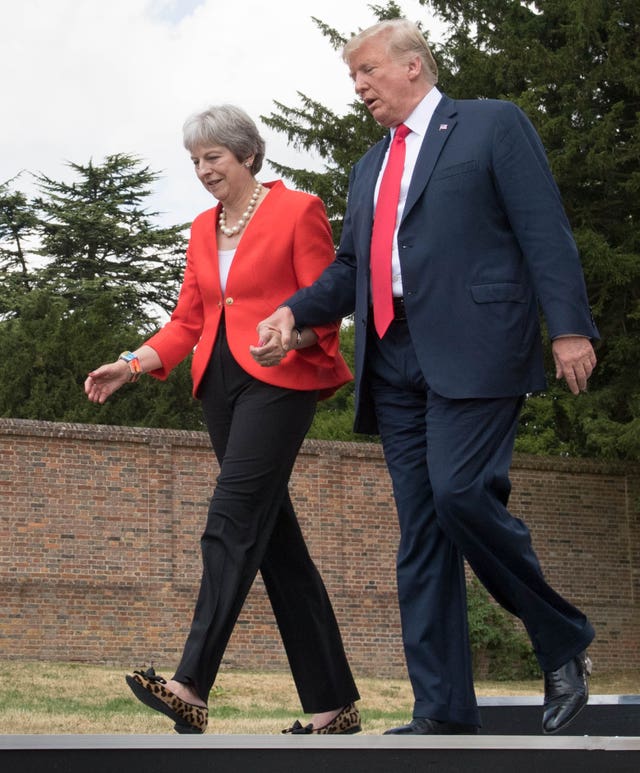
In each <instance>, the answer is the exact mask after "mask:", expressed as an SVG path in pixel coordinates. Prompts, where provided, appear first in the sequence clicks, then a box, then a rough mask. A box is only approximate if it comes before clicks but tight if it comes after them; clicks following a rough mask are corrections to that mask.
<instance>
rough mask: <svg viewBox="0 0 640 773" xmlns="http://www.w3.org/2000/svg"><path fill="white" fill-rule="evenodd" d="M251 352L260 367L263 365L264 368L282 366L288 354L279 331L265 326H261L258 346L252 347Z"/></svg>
mask: <svg viewBox="0 0 640 773" xmlns="http://www.w3.org/2000/svg"><path fill="white" fill-rule="evenodd" d="M249 351H250V352H251V356H252V357H253V359H254V360H255V361H256V362H257V363H258V365H262V367H264V368H272V367H274V366H275V365H280V363H281V362H282V360H283V359H284V358H285V357H286V356H287V352H286V351H285V349H284V347H283V346H282V338H281V337H280V333H279V331H278V330H275V329H274V328H271V327H267V326H265V325H261V326H260V340H259V341H258V345H257V346H250V347H249Z"/></svg>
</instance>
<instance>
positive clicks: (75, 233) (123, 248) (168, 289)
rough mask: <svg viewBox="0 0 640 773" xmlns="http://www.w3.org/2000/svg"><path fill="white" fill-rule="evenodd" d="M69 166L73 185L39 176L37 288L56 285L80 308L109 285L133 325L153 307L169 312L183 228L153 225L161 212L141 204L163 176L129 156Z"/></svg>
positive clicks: (182, 245) (150, 315) (145, 319)
mask: <svg viewBox="0 0 640 773" xmlns="http://www.w3.org/2000/svg"><path fill="white" fill-rule="evenodd" d="M69 167H70V168H71V169H72V170H73V172H74V173H75V177H76V179H75V180H74V182H72V183H66V182H60V181H56V180H52V179H50V178H49V177H46V176H45V175H38V176H37V177H36V180H37V182H38V184H39V188H40V190H41V191H42V196H41V197H40V198H38V199H36V201H35V202H34V203H35V205H36V207H37V208H38V210H39V212H40V222H39V236H40V243H41V248H40V254H41V256H42V257H44V258H45V259H46V260H47V264H46V266H45V268H43V269H42V270H41V271H39V272H38V276H37V280H38V284H39V286H41V287H47V288H55V289H56V292H58V293H59V294H60V295H62V296H64V297H67V298H69V299H70V300H71V301H72V304H73V306H74V307H79V306H83V305H86V304H91V303H93V302H94V300H95V299H96V298H97V297H98V296H99V295H101V294H102V293H103V292H104V290H105V288H106V289H113V290H118V291H119V292H118V296H117V297H118V299H119V300H120V301H121V303H120V310H121V313H122V314H123V315H124V317H125V318H126V319H128V320H130V321H131V322H139V323H142V324H145V323H148V322H149V321H151V320H152V319H153V310H154V309H155V310H156V313H157V309H161V310H163V311H164V312H168V311H170V310H171V309H172V308H173V306H174V304H175V299H176V295H177V289H178V286H179V282H180V276H181V265H182V258H183V256H184V250H185V247H186V242H185V239H184V236H183V233H182V232H183V230H184V226H174V227H172V228H159V227H157V226H155V225H154V224H153V222H152V218H153V217H154V216H155V215H156V214H157V213H154V212H147V211H146V210H145V209H144V207H143V206H142V205H143V202H144V201H145V200H146V198H147V197H148V196H149V195H150V193H151V187H150V186H151V185H152V183H153V182H154V181H155V180H156V179H157V174H155V173H154V172H152V171H151V170H150V169H149V167H146V166H142V165H141V163H140V160H139V159H137V158H134V157H132V156H128V155H124V154H118V155H113V156H108V157H107V158H106V159H105V161H104V163H103V164H99V165H96V164H94V163H93V162H91V161H90V162H89V163H88V164H76V163H70V164H69Z"/></svg>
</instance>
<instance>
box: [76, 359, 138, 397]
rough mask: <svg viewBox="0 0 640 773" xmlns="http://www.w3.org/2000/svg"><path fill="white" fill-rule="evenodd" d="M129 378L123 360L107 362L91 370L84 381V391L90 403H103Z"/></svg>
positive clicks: (127, 367) (128, 371) (129, 375)
mask: <svg viewBox="0 0 640 773" xmlns="http://www.w3.org/2000/svg"><path fill="white" fill-rule="evenodd" d="M130 378H131V371H130V370H129V366H128V365H127V363H126V362H124V361H123V360H116V361H115V362H109V363H107V364H106V365H101V366H100V367H99V368H97V369H96V370H92V371H91V373H89V375H88V376H87V378H86V381H85V382H84V391H85V392H86V395H87V397H88V398H89V400H91V402H92V403H100V404H102V403H104V401H105V400H106V399H107V397H109V396H110V395H112V394H113V393H114V392H115V391H117V390H118V389H120V387H121V386H122V385H123V384H126V383H127V382H128V381H129V380H130Z"/></svg>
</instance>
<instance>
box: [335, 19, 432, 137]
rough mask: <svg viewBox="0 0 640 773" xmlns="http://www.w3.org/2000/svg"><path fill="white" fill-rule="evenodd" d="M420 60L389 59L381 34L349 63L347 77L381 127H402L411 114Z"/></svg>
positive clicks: (361, 46) (369, 41)
mask: <svg viewBox="0 0 640 773" xmlns="http://www.w3.org/2000/svg"><path fill="white" fill-rule="evenodd" d="M419 71H420V60H419V59H418V58H417V57H416V58H415V59H413V60H412V61H409V62H407V61H402V60H399V59H396V58H392V57H391V55H390V54H389V50H388V46H387V36H386V35H385V34H383V33H381V34H379V35H374V36H373V37H371V38H367V39H366V40H364V41H363V43H362V44H361V45H360V47H359V48H358V49H356V51H354V52H353V54H352V55H351V58H350V60H349V74H350V75H351V79H352V80H353V83H354V86H355V90H356V94H357V95H358V96H359V97H360V98H361V99H362V101H363V102H364V103H365V105H366V106H367V108H368V110H369V112H370V113H371V115H372V116H373V117H374V118H375V119H376V121H377V122H378V123H379V124H381V125H382V126H386V127H391V126H397V125H398V124H400V123H402V122H403V121H404V120H405V119H406V118H407V117H408V116H409V114H410V113H411V111H412V110H413V108H414V107H415V105H416V104H417V101H419V100H416V99H415V95H416V90H415V80H416V78H417V75H418V73H419Z"/></svg>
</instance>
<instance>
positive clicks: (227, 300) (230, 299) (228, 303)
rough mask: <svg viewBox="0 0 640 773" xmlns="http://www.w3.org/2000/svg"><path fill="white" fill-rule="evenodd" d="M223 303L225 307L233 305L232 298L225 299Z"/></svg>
mask: <svg viewBox="0 0 640 773" xmlns="http://www.w3.org/2000/svg"><path fill="white" fill-rule="evenodd" d="M225 303H226V304H227V306H232V305H233V298H227V299H226V300H225Z"/></svg>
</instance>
